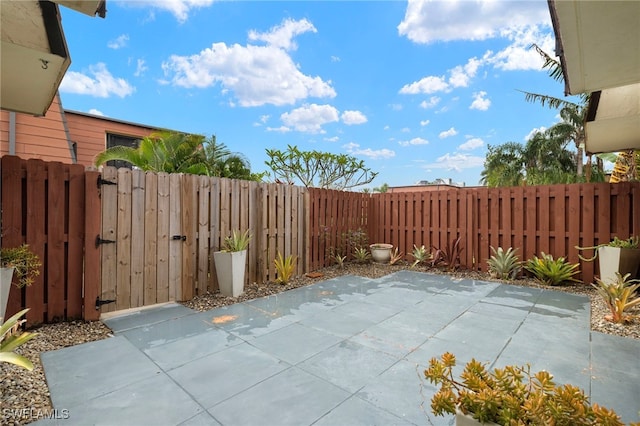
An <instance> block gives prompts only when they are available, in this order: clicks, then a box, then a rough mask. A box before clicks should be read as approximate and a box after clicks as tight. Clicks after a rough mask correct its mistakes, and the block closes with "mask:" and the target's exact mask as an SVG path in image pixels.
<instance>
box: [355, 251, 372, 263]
mask: <svg viewBox="0 0 640 426" xmlns="http://www.w3.org/2000/svg"><path fill="white" fill-rule="evenodd" d="M353 257H354V259H355V261H356V262H358V263H367V262H369V260H371V253H369V250H367V248H366V247H356V248H355V249H354V250H353Z"/></svg>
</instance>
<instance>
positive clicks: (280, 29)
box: [249, 18, 318, 50]
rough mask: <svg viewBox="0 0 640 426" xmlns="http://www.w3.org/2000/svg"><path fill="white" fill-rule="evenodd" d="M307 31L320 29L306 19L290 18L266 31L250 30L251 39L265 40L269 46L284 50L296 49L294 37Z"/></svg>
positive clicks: (315, 31)
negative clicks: (295, 19)
mask: <svg viewBox="0 0 640 426" xmlns="http://www.w3.org/2000/svg"><path fill="white" fill-rule="evenodd" d="M306 32H313V33H317V32H318V30H316V27H314V26H313V24H312V23H311V22H309V21H307V20H306V19H301V20H299V21H294V20H293V19H290V18H289V19H285V20H284V21H282V24H280V25H276V26H274V27H272V28H271V29H270V30H269V31H268V32H266V33H259V32H257V31H255V30H251V31H249V40H251V41H264V42H265V43H266V44H267V45H268V46H273V47H277V48H280V49H284V50H296V49H297V48H298V45H297V44H296V43H295V41H293V38H294V37H295V36H298V35H300V34H304V33H306Z"/></svg>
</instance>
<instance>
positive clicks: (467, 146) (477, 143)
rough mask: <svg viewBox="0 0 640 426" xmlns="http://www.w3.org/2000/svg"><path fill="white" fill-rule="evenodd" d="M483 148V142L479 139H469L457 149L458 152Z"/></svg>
mask: <svg viewBox="0 0 640 426" xmlns="http://www.w3.org/2000/svg"><path fill="white" fill-rule="evenodd" d="M482 146H484V141H483V140H482V139H480V138H470V139H469V140H467V141H466V142H465V143H463V144H462V145H460V146H459V147H458V149H459V150H460V151H471V150H473V149H476V148H481V147H482Z"/></svg>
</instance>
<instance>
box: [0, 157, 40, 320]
mask: <svg viewBox="0 0 640 426" xmlns="http://www.w3.org/2000/svg"><path fill="white" fill-rule="evenodd" d="M46 178H47V173H46V171H45V163H44V162H43V161H42V160H27V211H26V214H27V241H26V242H27V244H29V249H30V250H31V251H32V252H34V253H35V254H36V255H37V256H38V258H39V259H40V260H41V263H42V264H43V265H44V263H45V262H44V261H45V260H46V257H45V253H46V252H45V245H46V239H47V236H46V230H45V229H46V228H45V222H46V209H45V208H43V205H44V203H45V200H46V196H45V180H46ZM3 205H6V204H3ZM44 279H45V276H44V268H41V270H40V275H38V276H37V277H36V278H35V280H34V282H33V284H32V285H31V286H29V287H27V289H26V290H25V291H26V302H27V303H28V306H29V308H30V309H29V312H28V313H27V321H28V322H29V324H39V323H41V322H43V321H46V317H45V298H44V295H45V280H44Z"/></svg>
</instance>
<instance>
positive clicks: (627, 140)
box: [585, 83, 640, 153]
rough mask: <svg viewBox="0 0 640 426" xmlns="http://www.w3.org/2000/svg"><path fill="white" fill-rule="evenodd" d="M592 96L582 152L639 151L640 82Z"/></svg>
mask: <svg viewBox="0 0 640 426" xmlns="http://www.w3.org/2000/svg"><path fill="white" fill-rule="evenodd" d="M591 96H592V100H591V103H590V105H589V114H588V117H587V122H586V123H585V134H586V138H585V140H586V141H585V149H586V150H587V151H588V152H591V153H598V152H614V151H622V150H627V149H640V83H636V84H631V85H628V86H623V87H617V88H613V89H606V90H602V92H600V93H598V92H596V93H593V94H592V95H591ZM593 113H595V116H593Z"/></svg>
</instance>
